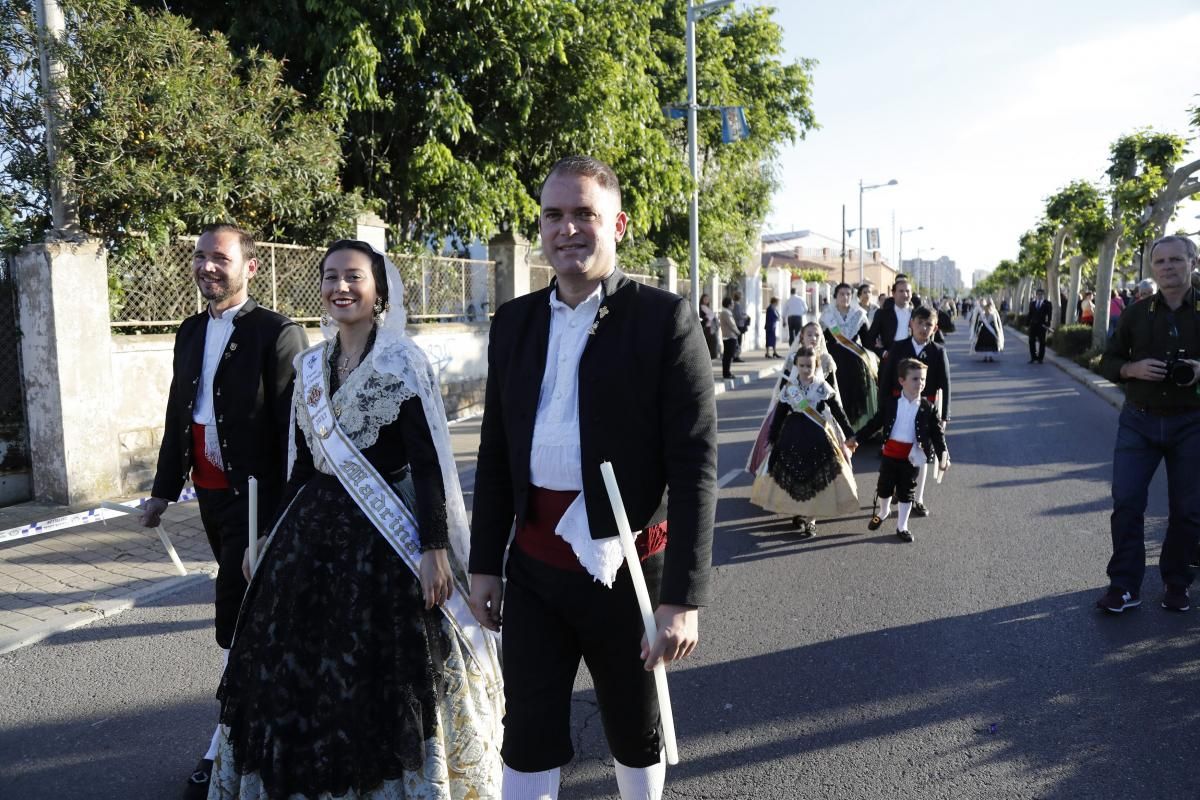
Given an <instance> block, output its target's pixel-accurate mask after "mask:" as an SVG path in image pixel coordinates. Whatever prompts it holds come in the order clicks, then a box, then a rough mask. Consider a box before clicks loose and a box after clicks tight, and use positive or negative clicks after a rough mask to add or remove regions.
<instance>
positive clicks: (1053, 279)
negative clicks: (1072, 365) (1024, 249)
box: [1046, 225, 1070, 328]
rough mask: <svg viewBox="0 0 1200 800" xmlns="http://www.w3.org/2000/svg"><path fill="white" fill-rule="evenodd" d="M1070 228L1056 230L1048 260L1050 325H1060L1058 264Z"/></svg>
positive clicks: (1047, 292)
mask: <svg viewBox="0 0 1200 800" xmlns="http://www.w3.org/2000/svg"><path fill="white" fill-rule="evenodd" d="M1069 230H1070V229H1069V228H1068V227H1067V226H1066V225H1063V226H1062V227H1061V228H1059V229H1058V230H1057V231H1055V232H1054V245H1053V247H1052V248H1051V250H1050V260H1049V261H1048V262H1046V295H1047V297H1046V299H1047V300H1049V301H1050V327H1051V328H1057V327H1058V314H1059V312H1060V311H1061V310H1062V303H1061V301H1059V299H1058V265H1059V264H1060V263H1061V262H1062V251H1063V245H1064V244H1066V241H1067V233H1068V231H1069Z"/></svg>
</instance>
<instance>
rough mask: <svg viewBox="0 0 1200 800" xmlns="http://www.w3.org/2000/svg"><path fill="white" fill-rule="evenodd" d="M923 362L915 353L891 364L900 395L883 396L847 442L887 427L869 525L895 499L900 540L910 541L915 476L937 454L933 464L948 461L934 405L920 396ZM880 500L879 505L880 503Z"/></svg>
mask: <svg viewBox="0 0 1200 800" xmlns="http://www.w3.org/2000/svg"><path fill="white" fill-rule="evenodd" d="M925 371H926V366H925V365H924V364H922V363H921V362H920V361H917V360H916V359H915V358H906V359H904V360H903V361H901V362H900V363H899V364H898V365H897V366H896V374H897V376H898V380H899V383H900V395H899V396H897V397H888V396H885V397H884V400H883V402H884V405H883V406H882V407H881V408H880V409H879V412H878V413H876V414H875V416H874V417H872V418H871V421H870V422H868V423H867V424H866V425H864V426H863V427H862V428H861V429H860V430H859V431H858V433H856V434H855V435H854V436H852V437H851V438H850V439H849V440H848V441H847V442H846V444H847V445H848V446H850V447H856V446H857V444H858V440H859V439H869V438H870V437H871V436H873V435H874V434H876V433H878V432H879V431H881V430H883V431H887V432H888V438H887V441H886V442H884V445H883V460H882V462H881V463H880V465H879V481H878V483H877V484H876V489H875V509H874V513H873V514H872V515H871V521H870V522H869V523H867V529H868V530H872V531H875V530H879V527H880V526H881V525H883V521H884V520H885V519H887V518H888V516H889V515H890V514H891V510H892V500H893V499H895V500H896V503H897V506H898V507H897V516H896V536H897V537H898V538H899V539H900V540H901V541H903V542H911V541H913V535H912V533H911V532H910V531H909V530H908V519H909V515H910V514H911V513H912V505H913V493H914V492H915V490H916V488H917V476H918V475H919V473H920V467H921V465H922V464H924V463H930V462H933V461H934V460H935V458H936V459H937V460H938V468H939V469H940V470H941V471H943V472H944V471H946V470H947V469H949V467H950V453H949V452H948V451H947V450H946V435H945V433H944V432H943V431H942V423H941V420H940V419H939V418H938V411H937V408H936V407H935V406H934V405H933V404H932V403H930V402H929V401H928V400H926V399H925V398H924V397H922V396H921V392H922V390H923V389H924V388H925ZM880 501H882V503H883V507H882V508H880V507H879V505H878V504H879V502H880Z"/></svg>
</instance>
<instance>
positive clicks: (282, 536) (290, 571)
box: [217, 473, 449, 798]
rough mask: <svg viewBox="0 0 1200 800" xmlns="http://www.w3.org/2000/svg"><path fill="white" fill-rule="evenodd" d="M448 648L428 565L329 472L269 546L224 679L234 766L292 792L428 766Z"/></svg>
mask: <svg viewBox="0 0 1200 800" xmlns="http://www.w3.org/2000/svg"><path fill="white" fill-rule="evenodd" d="M448 647H449V641H448V637H447V636H446V634H445V632H444V628H443V626H442V624H441V612H440V611H439V610H437V609H434V610H432V611H426V610H425V604H424V601H423V600H422V597H421V589H420V583H419V581H418V580H417V577H416V576H415V575H414V574H413V573H412V571H411V570H410V569H409V568H408V567H407V566H406V565H405V564H404V562H403V561H401V559H400V557H399V556H398V555H397V554H396V553H395V551H394V550H393V549H392V548H391V546H390V545H389V544H388V543H387V541H386V540H385V539H384V538H383V537H382V536H381V535H380V534H379V533H378V531H376V530H375V528H374V526H372V525H371V523H370V522H369V521H368V520H367V518H366V516H365V515H364V514H363V513H362V511H361V510H360V509H359V508H358V506H357V505H356V504H355V503H354V501H353V500H352V499H351V498H350V497H349V495H347V494H346V492H345V490H344V489H343V488H342V486H341V484H340V483H339V482H338V480H337V479H336V478H334V477H331V476H328V475H323V474H320V473H318V474H317V475H316V476H314V477H313V478H312V480H310V481H309V482H308V483H307V484H306V485H305V486H304V488H303V489H302V490H301V491H300V493H299V494H298V495H297V497H296V499H295V501H293V503H292V505H291V507H290V508H289V510H288V511H287V512H286V514H285V515H284V517H283V518H282V519H281V520H280V522H279V524H278V526H277V527H276V530H275V532H274V535H273V537H272V540H271V544H270V546H269V547H268V548H267V550H266V551H265V552H264V553H263V555H262V558H261V562H260V564H259V567H258V573H257V574H256V575H255V578H254V581H253V582H252V583H251V585H250V589H249V591H248V592H247V594H246V599H245V601H244V602H243V605H242V611H241V615H240V617H239V619H238V625H237V632H236V634H235V637H234V643H233V648H232V650H231V651H230V654H229V664H228V666H227V668H226V670H225V674H224V677H223V679H222V681H221V687H220V690H219V691H218V695H217V696H218V697H219V698H220V700H221V722H222V723H223V724H225V725H228V726H229V731H228V741H229V745H230V746H231V749H232V753H233V756H234V759H233V760H234V766H235V769H236V771H237V772H238V773H239V774H243V775H244V774H247V773H252V772H256V773H258V775H259V777H260V778H261V781H262V786H263V788H264V789H265V790H266V792H267V794H268V795H269V796H270V797H271V798H288V797H291V796H293V795H296V794H299V795H303V796H305V797H316V796H318V795H320V794H321V793H326V792H327V793H329V794H331V795H334V796H340V795H343V794H346V793H348V792H356V793H360V794H361V793H365V792H369V791H370V790H372V789H374V788H375V787H377V786H378V785H379V784H380V783H381V782H383V781H384V780H389V779H398V778H400V777H402V775H403V774H404V773H405V772H410V773H411V772H413V771H417V770H420V769H422V767H423V765H424V763H425V761H426V753H425V749H426V742H427V741H428V740H430V738H431V737H432V735H433V734H434V732H435V730H436V728H437V726H438V724H439V723H438V710H437V709H438V701H439V696H440V695H441V694H442V692H443V690H444V688H445V687H444V685H443V681H444V678H445V669H444V666H445V659H446V653H447V648H448Z"/></svg>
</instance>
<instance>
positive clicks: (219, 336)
mask: <svg viewBox="0 0 1200 800" xmlns="http://www.w3.org/2000/svg"><path fill="white" fill-rule="evenodd" d="M244 305H246V301H245V300H243V301H242V302H241V303H239V304H238V305H236V306H234V307H233V308H229V309H226V310H225V311H222V312H221V316H219V317H214V316H213V315H212V313H211V312H210V313H209V314H208V327H207V328H205V329H204V367H203V370H202V371H201V373H200V382H199V383H198V384H197V385H196V401H195V403H194V404H193V405H192V422H195V423H196V424H198V425H203V426H204V456H205V458H207V459H208V460H209V462H210V463H212V464H213V465H215V466H217V467H224V464H223V463H222V461H221V447H220V444H219V441H218V438H217V412H216V408H215V406H214V404H213V379H214V378H215V377H216V376H217V366H218V365H219V364H220V363H221V354H222V353H224V352H225V346H226V345H228V344H229V339H230V337H231V336H233V318H234V317H236V316H237V315H238V312H239V311H241V310H242V306H244Z"/></svg>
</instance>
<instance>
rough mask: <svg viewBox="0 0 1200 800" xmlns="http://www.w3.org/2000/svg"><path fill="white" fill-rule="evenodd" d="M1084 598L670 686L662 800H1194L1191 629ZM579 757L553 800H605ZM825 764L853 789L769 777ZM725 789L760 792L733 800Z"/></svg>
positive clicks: (716, 670)
mask: <svg viewBox="0 0 1200 800" xmlns="http://www.w3.org/2000/svg"><path fill="white" fill-rule="evenodd" d="M1095 594H1096V593H1094V592H1092V591H1086V592H1075V593H1071V594H1064V595H1058V596H1050V597H1045V598H1041V599H1038V600H1035V601H1031V602H1028V603H1023V604H1019V605H1013V606H1008V607H1005V608H998V609H993V610H989V611H984V612H981V613H975V614H966V615H962V616H956V617H950V618H947V619H938V620H932V621H929V622H924V623H920V624H915V625H909V626H903V627H896V628H890V629H886V630H881V631H877V632H872V633H868V634H862V635H854V636H847V637H843V638H837V639H832V640H830V641H826V642H820V643H817V644H812V645H808V646H803V647H796V648H793V649H789V650H783V651H779V652H773V653H769V654H764V655H757V656H753V657H749V658H744V659H740V660H735V661H732V662H728V663H721V664H713V665H709V666H704V667H699V668H684V669H679V670H675V671H673V672H672V686H673V687H674V688H673V695H674V698H675V699H674V705H675V709H676V718H677V723H676V724H677V727H678V729H679V730H680V731H681V732H682V733H681V735H682V736H683V739H682V741H681V747H680V749H681V751H682V752H683V754H684V755H683V757H684V760H683V763H681V764H680V765H679V766H677V767H674V768H671V769H670V770H669V772H668V775H669V778H668V781H669V785H671V786H674V787H675V789H676V790H677V791H678V792H679V796H688V797H690V796H703V797H710V798H726V797H728V798H741V797H766V796H773V797H783V796H788V797H808V796H820V797H854V798H859V797H885V796H892V795H888V794H887V791H886V788H887V787H886V785H884V784H880V785H876V784H875V783H873V782H872V776H873V775H875V774H878V773H883V772H891V773H893V774H898V771H901V770H905V771H907V772H908V773H909V774H910V775H914V774H916V773H922V772H923V771H929V772H935V773H937V774H938V775H939V776H940V778H939V779H938V780H933V781H929V782H924V781H918V780H917V779H916V778H914V779H913V782H912V783H911V784H909V785H907V786H905V787H904V794H903V796H905V797H911V798H926V797H928V798H934V797H937V798H942V797H972V798H974V797H978V798H985V797H1030V798H1033V797H1036V798H1041V799H1043V800H1080V798H1099V797H1105V796H1108V797H1129V798H1154V797H1180V798H1183V797H1188V798H1191V797H1197V796H1200V769H1197V767H1196V760H1195V754H1196V750H1195V746H1194V743H1193V742H1194V738H1193V737H1194V732H1195V729H1196V725H1197V723H1198V722H1200V705H1198V704H1197V697H1200V660H1198V656H1197V649H1196V646H1197V634H1198V633H1200V617H1198V616H1196V615H1194V614H1193V615H1191V616H1185V615H1175V614H1168V613H1167V612H1163V611H1161V610H1159V609H1157V608H1154V607H1153V606H1151V604H1149V603H1147V607H1144V608H1143V609H1139V610H1138V611H1137V612H1128V613H1126V614H1125V615H1124V616H1123V617H1108V616H1104V615H1102V614H1100V613H1099V612H1096V611H1095V610H1094V609H1093V608H1092V602H1093V601H1094V599H1095ZM587 744H588V747H589V752H587V753H583V754H582V755H583V757H584V759H585V761H586V759H588V758H590V759H591V762H592V763H591V765H590V766H585V762H581V763H580V765H579V766H578V767H577V768H575V769H574V773H573V774H574V775H576V776H577V777H578V780H579V782H578V783H576V782H574V781H570V782H569V784H570V790H569V793H568V791H567V790H566V789H564V795H563V796H564V797H566V796H570V797H571V798H607V797H610V796H613V794H614V791H613V780H612V778H611V771H609V770H605V769H602V762H603V759H604V757H605V755H606V748H605V745H604V743H603V740H602V738H600V737H599V735H598V734H597V735H596V736H594V737H593V738H592V740H591V741H590V742H589V743H587ZM906 745H908V746H907V747H906ZM827 758H829V759H836V760H837V761H838V762H844V761H845V760H846V759H851V760H855V759H857V760H859V763H858V766H857V769H856V770H855V772H856V773H857V774H859V775H861V776H862V777H861V779H860V780H861V781H862V785H861V786H858V787H855V788H853V789H852V788H851V787H849V786H845V787H842V788H841V790H839V789H838V788H837V787H832V788H831V787H828V786H826V787H824V790H823V791H820V792H818V791H814V792H813V793H812V794H809V792H808V790H807V787H805V786H802V785H791V786H790V787H789V786H787V785H785V784H784V783H782V782H781V781H784V780H785V776H786V775H787V773H788V772H789V769H788V766H787V765H789V764H790V765H791V770H790V771H792V772H795V771H797V770H801V771H807V772H808V773H810V774H812V773H816V774H817V775H819V774H820V771H821V770H820V764H821V763H822V760H823V759H827ZM906 762H907V763H906ZM1149 764H1155V765H1156V766H1155V768H1154V769H1152V770H1151V769H1147V768H1146V765H1149ZM1134 765H1138V767H1139V768H1137V769H1131V767H1132V766H1134ZM838 770H839V771H840V772H841V773H842V774H845V765H844V764H843V765H842V766H841V767H839V768H838ZM604 772H607V774H602V773H604ZM739 775H741V776H743V777H744V778H745V777H746V776H749V775H753V776H754V785H756V786H760V787H761V786H774V787H776V789H777V792H776V793H772V794H769V795H767V794H761V793H758V792H755V791H753V790H743V791H747V793H739V792H738V790H737V788H736V786H737V776H739ZM714 781H719V782H720V784H721V785H727V786H730V787H731V788H729V789H728V790H722V789H721V788H720V787H719V786H718V785H716V784H714ZM1005 781H1008V782H1010V783H1008V784H1007V785H1008V786H1010V787H1011V786H1017V787H1021V790H1020V791H1019V792H1018V793H1013V792H1012V790H1011V789H1005V788H1002V787H1004V786H1005ZM727 782H728V783H727ZM972 788H973V789H974V791H972ZM778 792H784V794H780V793H778ZM895 796H900V795H895Z"/></svg>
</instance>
